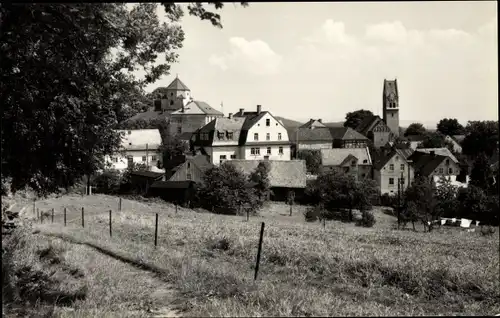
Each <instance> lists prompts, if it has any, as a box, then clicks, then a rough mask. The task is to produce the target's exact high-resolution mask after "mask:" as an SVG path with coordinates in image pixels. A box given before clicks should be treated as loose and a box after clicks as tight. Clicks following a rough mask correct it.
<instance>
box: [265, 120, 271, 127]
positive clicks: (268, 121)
mask: <svg viewBox="0 0 500 318" xmlns="http://www.w3.org/2000/svg"><path fill="white" fill-rule="evenodd" d="M266 126H271V119H269V118H268V119H266Z"/></svg>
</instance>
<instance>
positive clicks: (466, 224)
mask: <svg viewBox="0 0 500 318" xmlns="http://www.w3.org/2000/svg"><path fill="white" fill-rule="evenodd" d="M471 222H472V220H468V219H462V220H461V222H460V227H470V224H471Z"/></svg>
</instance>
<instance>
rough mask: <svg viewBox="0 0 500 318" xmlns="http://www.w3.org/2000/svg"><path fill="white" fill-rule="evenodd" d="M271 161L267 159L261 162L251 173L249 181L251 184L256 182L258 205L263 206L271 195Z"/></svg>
mask: <svg viewBox="0 0 500 318" xmlns="http://www.w3.org/2000/svg"><path fill="white" fill-rule="evenodd" d="M269 171H270V167H269V163H268V162H265V161H261V162H259V164H258V165H257V168H256V169H255V170H254V171H253V172H252V173H251V174H250V175H249V178H248V181H249V182H250V184H255V186H254V187H253V188H254V189H255V194H256V195H257V198H258V201H257V204H258V207H259V208H261V207H262V206H263V204H264V202H265V201H266V200H267V198H268V197H269V195H270V191H271V190H270V187H271V183H270V181H269Z"/></svg>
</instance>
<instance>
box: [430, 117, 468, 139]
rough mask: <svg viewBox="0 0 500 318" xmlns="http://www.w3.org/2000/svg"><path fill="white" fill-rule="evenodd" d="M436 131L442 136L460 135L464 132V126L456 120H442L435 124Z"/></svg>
mask: <svg viewBox="0 0 500 318" xmlns="http://www.w3.org/2000/svg"><path fill="white" fill-rule="evenodd" d="M436 128H437V131H439V132H440V133H442V134H443V135H448V136H453V135H462V134H463V133H464V132H465V128H464V126H462V124H460V123H459V122H458V120H457V119H456V118H443V119H441V120H440V121H439V123H438V124H437V127H436Z"/></svg>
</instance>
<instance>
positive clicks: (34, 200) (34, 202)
mask: <svg viewBox="0 0 500 318" xmlns="http://www.w3.org/2000/svg"><path fill="white" fill-rule="evenodd" d="M35 205H36V199H33V215H34V214H35V213H36V211H35Z"/></svg>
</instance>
